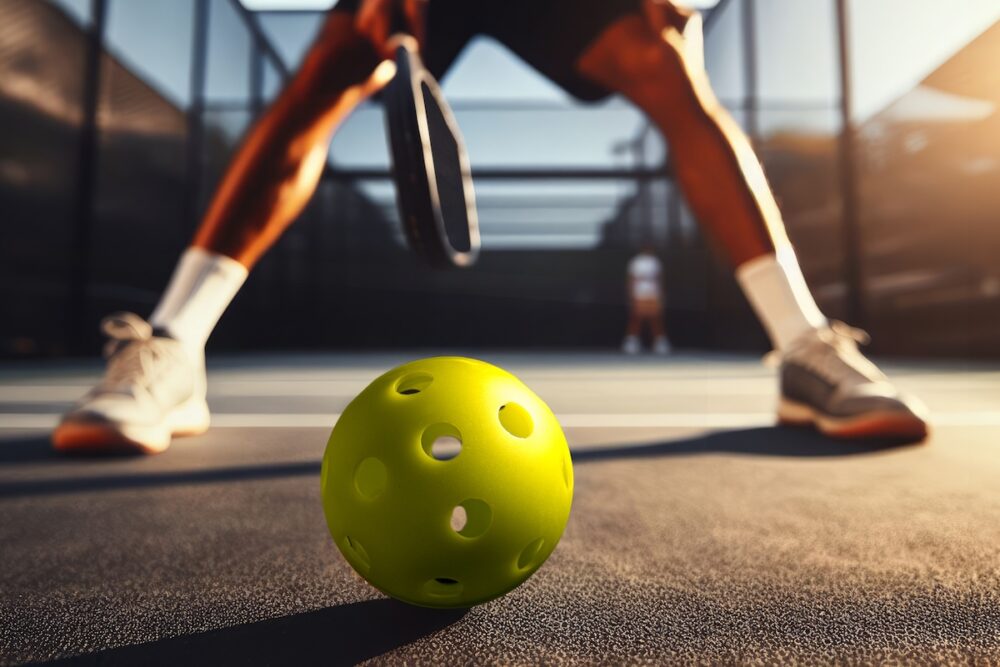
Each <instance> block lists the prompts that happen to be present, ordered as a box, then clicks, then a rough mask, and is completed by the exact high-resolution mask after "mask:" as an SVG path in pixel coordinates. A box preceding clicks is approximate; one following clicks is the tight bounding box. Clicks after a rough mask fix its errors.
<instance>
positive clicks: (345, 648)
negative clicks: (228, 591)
mask: <svg viewBox="0 0 1000 667" xmlns="http://www.w3.org/2000/svg"><path fill="white" fill-rule="evenodd" d="M467 611H468V610H466V609H455V610H438V609H424V608H421V607H413V606H410V605H407V604H404V603H402V602H398V601H396V600H390V599H380V600H366V601H363V602H353V603H350V604H343V605H339V606H336V607H328V608H326V609H319V610H317V611H310V612H306V613H302V614H296V615H294V616H285V617H282V618H274V619H269V620H266V621H258V622H256V623H248V624H245V625H238V626H234V627H231V628H223V629H220V630H212V631H209V632H203V633H199V634H193V635H185V636H182V637H173V638H170V639H161V640H158V641H153V642H148V643H145V644H136V645H134V646H123V647H121V648H115V649H109V650H106V651H99V652H97V653H91V654H87V655H82V656H76V657H73V658H67V659H64V660H59V661H56V662H55V663H52V664H57V665H231V664H241V665H245V664H254V665H318V664H323V665H354V664H357V663H359V662H363V661H365V660H369V659H371V658H374V657H377V656H379V655H382V654H384V653H387V652H389V651H392V650H393V649H396V648H399V647H400V646H405V645H407V644H410V643H412V642H414V641H417V640H419V639H422V638H424V637H428V636H430V635H432V634H434V633H436V632H438V631H440V630H443V629H444V628H446V627H448V626H450V625H452V624H453V623H455V622H457V621H459V620H460V619H461V618H462V617H463V616H464V615H465V614H466V613H467Z"/></svg>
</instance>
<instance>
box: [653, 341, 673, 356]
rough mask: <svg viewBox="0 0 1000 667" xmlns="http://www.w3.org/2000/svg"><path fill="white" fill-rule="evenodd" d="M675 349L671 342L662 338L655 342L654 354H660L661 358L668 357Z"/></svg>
mask: <svg viewBox="0 0 1000 667" xmlns="http://www.w3.org/2000/svg"><path fill="white" fill-rule="evenodd" d="M673 350H674V348H673V347H671V345H670V341H669V340H667V339H666V338H665V337H663V336H661V337H659V338H657V339H656V340H655V341H654V342H653V354H659V355H661V356H664V357H665V356H667V355H668V354H670V353H671V352H673Z"/></svg>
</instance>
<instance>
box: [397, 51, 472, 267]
mask: <svg viewBox="0 0 1000 667" xmlns="http://www.w3.org/2000/svg"><path fill="white" fill-rule="evenodd" d="M391 41H392V42H393V43H394V44H395V45H396V76H395V77H394V78H393V79H392V81H390V82H389V84H388V85H387V86H386V88H385V91H384V94H383V103H384V105H385V119H386V130H387V132H388V136H389V146H390V151H391V153H392V174H393V179H394V180H395V182H396V201H397V203H398V205H399V216H400V218H401V220H402V223H403V229H405V230H406V238H407V239H408V240H409V242H410V246H411V247H412V248H413V249H414V250H415V251H416V252H417V254H419V255H421V256H422V257H424V258H425V259H426V260H427V261H428V262H430V264H431V265H432V266H436V267H450V266H470V265H472V264H473V263H474V262H475V261H476V258H477V257H478V255H479V246H480V240H479V218H478V216H477V214H476V196H475V193H474V192H473V189H472V173H471V169H470V168H469V157H468V154H467V153H466V151H465V142H464V141H463V140H462V135H461V133H460V132H459V129H458V124H457V123H456V122H455V117H454V115H453V114H452V112H451V108H450V107H449V106H448V103H447V102H446V101H445V99H444V96H443V95H442V94H441V88H440V87H439V86H438V83H437V81H435V80H434V77H433V76H432V75H431V74H430V72H428V71H427V70H426V69H425V68H424V65H423V62H422V61H421V59H420V54H419V52H418V46H417V41H416V40H415V39H414V38H413V37H412V36H410V35H406V34H397V35H395V36H393V37H392V40H391Z"/></svg>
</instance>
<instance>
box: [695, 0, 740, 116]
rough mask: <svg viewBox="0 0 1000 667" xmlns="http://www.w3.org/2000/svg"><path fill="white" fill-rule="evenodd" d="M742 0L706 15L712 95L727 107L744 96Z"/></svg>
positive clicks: (706, 43)
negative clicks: (713, 92)
mask: <svg viewBox="0 0 1000 667" xmlns="http://www.w3.org/2000/svg"><path fill="white" fill-rule="evenodd" d="M743 1H744V0H731V1H730V2H728V3H727V4H726V5H724V6H723V7H722V8H721V9H718V10H715V11H714V12H713V13H712V15H711V16H710V17H709V20H708V23H707V25H706V29H705V67H706V68H707V69H708V76H709V78H710V79H711V80H712V87H713V88H714V89H715V94H716V95H717V96H718V98H719V99H720V100H721V101H722V103H723V104H725V105H726V106H728V107H731V108H732V107H739V106H742V104H743V98H744V97H746V85H745V84H746V82H745V81H744V80H743Z"/></svg>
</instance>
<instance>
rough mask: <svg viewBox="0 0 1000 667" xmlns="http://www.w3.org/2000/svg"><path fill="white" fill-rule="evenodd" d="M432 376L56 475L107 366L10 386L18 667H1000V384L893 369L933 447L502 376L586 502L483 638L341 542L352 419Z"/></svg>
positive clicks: (242, 390) (686, 360) (573, 361)
mask: <svg viewBox="0 0 1000 667" xmlns="http://www.w3.org/2000/svg"><path fill="white" fill-rule="evenodd" d="M411 356H413V355H379V356H371V355H367V356H366V355H360V356H355V357H350V358H349V357H336V356H308V355H303V356H295V357H262V356H254V357H240V358H227V359H216V360H215V362H216V363H215V365H214V367H213V372H212V378H211V388H210V402H211V404H212V407H213V410H214V411H215V413H216V416H217V419H216V421H217V424H218V428H215V429H213V430H212V431H210V432H209V433H208V434H207V435H205V436H201V437H198V438H192V439H188V440H183V441H178V442H177V443H176V445H175V446H174V447H173V448H172V449H171V450H170V451H169V452H167V453H166V454H164V455H161V456H158V457H153V458H144V459H103V460H83V461H81V460H67V459H61V458H57V457H55V456H53V455H52V454H50V452H49V449H48V445H47V441H46V433H45V431H44V429H45V428H46V427H48V426H49V425H50V424H51V423H52V421H53V419H54V417H53V415H54V414H56V413H58V412H59V411H60V410H62V409H63V408H64V407H65V406H66V405H67V404H68V402H69V401H70V400H72V399H73V398H75V397H76V396H77V395H79V394H80V393H81V392H82V391H83V389H84V388H85V387H86V385H87V383H88V382H89V381H90V380H91V379H92V378H93V377H94V374H95V372H96V370H97V369H96V366H93V365H79V366H70V365H43V366H22V365H9V366H6V367H2V368H0V526H2V529H0V662H8V663H17V662H24V661H36V660H44V659H51V658H60V657H72V656H77V658H76V660H78V661H79V662H82V663H87V664H90V663H97V662H101V663H102V664H103V663H109V664H137V663H138V664H149V663H157V662H158V663H161V664H185V663H186V664H219V663H221V662H240V663H247V662H252V663H270V664H307V663H316V662H323V663H325V664H341V663H352V662H358V661H362V660H366V659H373V660H374V661H375V662H386V663H403V662H406V663H408V664H417V663H423V664H438V663H466V662H472V663H496V662H502V663H535V662H547V663H554V662H581V663H598V662H602V663H622V662H650V663H663V662H668V661H684V662H703V663H707V662H713V663H714V662H755V661H756V662H777V661H782V662H786V661H792V660H795V661H798V662H802V663H816V662H827V661H829V662H832V661H838V662H855V661H858V662H884V661H889V660H893V661H895V660H903V661H916V662H928V663H929V662H941V661H953V662H962V663H966V662H970V661H979V662H984V663H985V662H991V663H996V662H1000V366H993V367H989V366H977V365H968V366H962V365H959V364H897V365H896V366H895V367H894V368H893V369H892V370H893V371H894V374H895V376H896V377H897V378H898V380H899V382H900V383H901V384H902V385H903V386H905V387H906V388H908V389H910V390H912V391H914V392H918V393H920V394H921V395H922V396H923V397H924V398H925V400H926V401H927V402H928V403H929V404H930V405H931V407H932V408H933V409H934V410H935V411H936V415H937V416H936V422H937V428H936V432H935V435H934V436H933V437H932V439H931V441H930V442H929V443H927V444H925V445H922V446H916V447H865V446H857V445H843V444H837V443H832V442H829V441H826V440H824V439H822V438H819V437H817V436H814V435H811V434H809V433H806V432H799V431H788V430H780V429H775V428H771V427H769V426H768V424H769V422H770V421H771V416H770V410H771V406H772V404H773V401H774V386H773V378H772V374H771V371H769V370H767V369H765V368H763V367H762V366H761V365H760V364H759V363H758V362H757V361H756V360H754V359H749V358H730V357H720V356H710V357H690V356H687V357H682V358H678V359H673V360H669V361H659V360H648V359H647V360H636V361H631V360H629V361H626V362H623V361H622V360H621V359H620V358H618V357H613V356H610V355H608V356H601V355H569V354H565V355H542V354H539V355H532V356H528V355H503V354H497V355H481V356H483V357H485V358H487V359H488V360H491V361H494V362H497V363H500V364H501V365H504V366H506V367H508V368H509V369H511V370H512V371H514V372H515V373H517V374H519V375H520V376H521V377H522V378H523V379H524V380H525V381H527V382H528V384H530V385H531V386H532V387H533V388H534V389H535V390H536V391H537V392H538V393H540V394H541V395H542V396H543V397H544V398H545V399H546V400H548V401H549V403H550V405H551V406H552V408H553V409H554V410H555V412H556V413H557V414H558V415H559V416H560V418H561V420H562V421H563V423H564V425H565V426H566V431H567V435H568V438H569V440H570V443H571V445H572V447H573V450H574V461H575V471H576V497H575V502H574V506H573V514H572V517H571V519H570V524H569V527H568V528H567V531H566V534H565V536H564V538H563V541H562V543H561V544H560V546H559V548H558V549H557V550H556V552H555V553H554V554H553V556H552V558H551V559H550V561H549V562H548V563H547V564H546V566H545V567H543V568H542V569H541V570H540V571H539V572H538V574H536V575H535V576H534V577H533V578H532V579H531V580H529V581H528V583H527V584H525V585H524V586H523V587H521V588H520V589H518V590H516V591H515V592H513V593H511V594H510V595H508V596H506V597H505V598H503V599H501V600H497V601H494V602H491V603H489V604H486V605H483V606H481V607H478V608H475V609H472V610H470V611H468V612H447V613H441V612H432V611H427V610H420V609H415V608H410V607H406V606H405V605H402V604H399V603H395V602H392V601H389V600H386V599H384V598H383V597H382V596H380V595H379V594H378V593H376V592H375V591H374V590H373V589H371V588H369V587H368V586H367V585H366V584H365V583H364V582H362V581H361V580H360V579H359V578H358V577H356V576H355V575H354V574H353V573H352V572H351V570H350V569H349V568H348V566H347V565H346V564H345V563H344V561H343V560H342V559H341V557H340V555H339V554H338V553H337V551H336V549H335V547H334V546H333V543H332V541H331V540H330V538H329V536H328V534H327V533H326V528H325V524H324V520H323V515H322V509H321V507H320V502H319V488H318V487H319V482H318V476H319V460H320V457H321V455H322V451H323V447H324V445H325V441H326V437H327V435H328V432H329V429H330V426H331V424H332V419H333V418H334V417H333V415H335V414H336V413H337V412H339V410H340V409H342V408H343V406H344V405H345V404H346V403H347V401H348V400H350V398H351V397H352V396H353V395H354V394H355V393H356V392H357V391H358V390H360V389H361V388H362V387H363V386H364V385H365V384H366V383H367V382H368V381H369V380H370V379H372V378H373V377H374V376H375V375H376V374H377V373H379V372H381V371H382V370H384V369H386V368H388V367H390V366H392V365H394V364H395V363H397V362H399V361H402V360H404V359H407V358H409V357H411Z"/></svg>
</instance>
